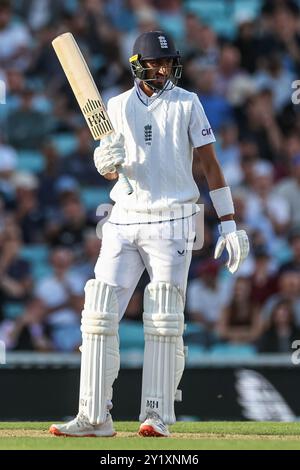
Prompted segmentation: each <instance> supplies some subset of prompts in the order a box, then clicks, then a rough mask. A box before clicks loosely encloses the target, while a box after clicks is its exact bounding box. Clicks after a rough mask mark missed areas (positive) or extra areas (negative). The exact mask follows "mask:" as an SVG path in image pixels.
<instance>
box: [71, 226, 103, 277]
mask: <svg viewBox="0 0 300 470" xmlns="http://www.w3.org/2000/svg"><path fill="white" fill-rule="evenodd" d="M100 248H101V240H100V239H99V238H98V237H97V233H96V230H95V228H90V229H87V230H86V231H85V232H84V240H83V256H82V259H81V260H80V261H79V263H78V264H77V265H76V272H77V273H78V274H80V276H81V277H82V278H83V279H84V280H85V281H86V282H87V281H88V280H89V279H93V278H94V277H95V273H94V269H95V265H96V262H97V260H98V257H99V253H100Z"/></svg>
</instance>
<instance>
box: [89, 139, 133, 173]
mask: <svg viewBox="0 0 300 470" xmlns="http://www.w3.org/2000/svg"><path fill="white" fill-rule="evenodd" d="M124 161H125V148H124V136H123V135H122V134H116V135H115V136H114V137H113V139H111V138H110V137H108V138H107V139H105V141H104V142H103V144H102V145H101V147H97V148H96V150H95V152H94V163H95V167H96V168H97V171H98V172H99V173H100V175H102V176H103V175H106V174H107V173H114V172H115V171H116V170H117V167H118V165H122V164H123V163H124Z"/></svg>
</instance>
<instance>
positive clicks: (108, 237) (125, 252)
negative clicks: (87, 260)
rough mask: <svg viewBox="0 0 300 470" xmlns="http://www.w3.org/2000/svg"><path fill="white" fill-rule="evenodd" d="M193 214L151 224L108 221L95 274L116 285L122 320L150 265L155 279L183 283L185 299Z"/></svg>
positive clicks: (150, 270) (152, 279)
mask: <svg viewBox="0 0 300 470" xmlns="http://www.w3.org/2000/svg"><path fill="white" fill-rule="evenodd" d="M193 237H194V235H193V232H192V228H191V217H187V218H186V219H180V220H174V221H167V222H161V223H151V224H133V225H117V224H114V223H111V222H109V221H108V222H106V223H105V224H104V225H103V228H102V247H101V250H100V255H99V259H98V261H97V263H96V266H95V277H96V278H97V279H100V280H101V281H103V282H105V283H106V284H109V285H111V286H115V287H116V288H117V289H116V293H117V298H118V302H119V320H121V318H122V317H123V315H124V313H125V310H126V308H127V305H128V303H129V300H130V299H131V296H132V294H133V292H134V290H135V288H136V286H137V283H138V281H139V279H140V277H141V275H142V273H143V271H144V269H145V268H146V269H147V271H148V274H149V276H150V280H151V282H168V283H170V284H174V285H175V286H177V287H179V289H180V291H181V293H182V294H183V298H184V299H185V293H186V285H187V276H188V270H189V267H190V263H191V257H192V250H191V249H190V248H191V238H193Z"/></svg>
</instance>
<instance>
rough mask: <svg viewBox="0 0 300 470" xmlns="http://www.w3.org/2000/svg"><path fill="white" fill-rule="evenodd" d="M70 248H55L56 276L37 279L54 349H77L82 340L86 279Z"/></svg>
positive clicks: (54, 271)
mask: <svg viewBox="0 0 300 470" xmlns="http://www.w3.org/2000/svg"><path fill="white" fill-rule="evenodd" d="M73 260H74V258H73V254H72V251H71V250H70V249H67V248H62V247H58V248H55V249H54V250H53V251H52V254H51V259H50V262H51V267H52V269H53V275H52V276H50V277H47V278H44V279H42V280H40V281H38V283H37V286H36V290H35V294H36V296H37V298H38V299H40V300H41V301H42V302H43V304H44V305H45V307H46V309H47V310H46V318H45V323H46V324H47V325H48V327H49V329H50V338H51V340H52V342H53V344H54V347H55V349H57V350H60V351H74V350H76V349H77V348H78V346H79V345H80V343H81V334H80V316H81V311H82V309H83V302H84V282H83V280H82V278H81V276H80V275H78V274H77V273H76V272H75V271H74V270H72V268H73V267H74V266H73Z"/></svg>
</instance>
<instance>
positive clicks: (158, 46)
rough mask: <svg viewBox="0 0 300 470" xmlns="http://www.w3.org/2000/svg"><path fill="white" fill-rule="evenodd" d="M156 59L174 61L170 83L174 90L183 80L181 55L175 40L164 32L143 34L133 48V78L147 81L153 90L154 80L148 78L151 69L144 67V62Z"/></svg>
mask: <svg viewBox="0 0 300 470" xmlns="http://www.w3.org/2000/svg"><path fill="white" fill-rule="evenodd" d="M154 59H173V64H172V68H171V73H170V76H169V77H168V81H169V82H171V83H172V88H173V87H174V86H176V85H177V82H178V80H179V79H180V78H181V73H182V65H181V61H180V59H181V56H180V53H179V52H178V51H177V50H176V48H175V44H174V42H173V39H172V38H171V37H170V35H168V34H166V33H164V32H163V31H149V32H146V33H143V34H141V35H140V36H139V37H138V38H137V39H136V41H135V43H134V46H133V55H132V56H131V57H130V59H129V62H130V65H131V70H132V73H133V76H134V77H135V78H138V79H140V80H142V81H145V82H146V83H147V84H148V85H149V86H151V88H155V87H153V84H151V82H152V81H154V79H148V78H147V71H148V70H149V69H150V68H149V67H145V66H144V61H146V60H154Z"/></svg>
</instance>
